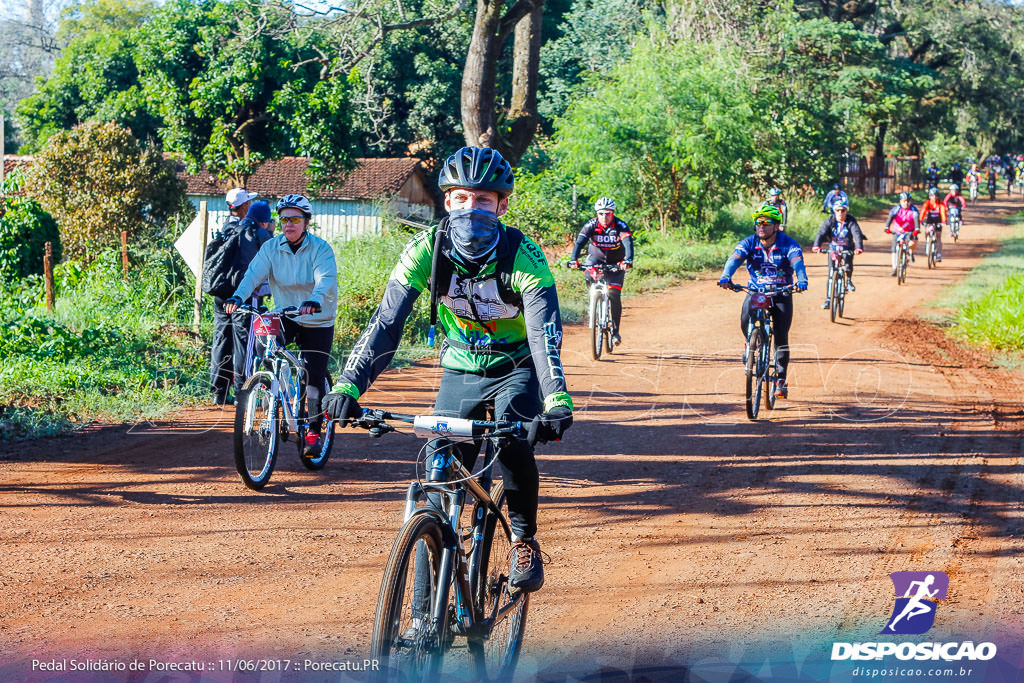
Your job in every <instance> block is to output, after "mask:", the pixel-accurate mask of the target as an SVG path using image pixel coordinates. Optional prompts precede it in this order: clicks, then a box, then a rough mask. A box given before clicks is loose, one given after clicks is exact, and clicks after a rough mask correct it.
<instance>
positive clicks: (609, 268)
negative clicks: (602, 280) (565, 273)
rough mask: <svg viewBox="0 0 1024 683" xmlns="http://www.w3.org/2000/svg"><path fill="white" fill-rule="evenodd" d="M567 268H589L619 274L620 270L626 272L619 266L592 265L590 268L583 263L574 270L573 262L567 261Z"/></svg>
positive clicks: (606, 264)
mask: <svg viewBox="0 0 1024 683" xmlns="http://www.w3.org/2000/svg"><path fill="white" fill-rule="evenodd" d="M565 267H566V268H568V269H569V270H587V269H589V268H597V269H599V270H600V271H602V272H604V273H617V272H619V271H620V270H624V269H623V268H620V267H619V266H618V264H614V263H592V264H590V265H589V266H588V265H586V264H583V263H581V264H579V265H577V266H576V267H575V268H573V267H572V261H567V262H566V264H565Z"/></svg>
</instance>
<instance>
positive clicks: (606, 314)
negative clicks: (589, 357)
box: [566, 263, 621, 360]
mask: <svg viewBox="0 0 1024 683" xmlns="http://www.w3.org/2000/svg"><path fill="white" fill-rule="evenodd" d="M566 265H569V264H566ZM576 270H582V271H585V272H586V274H587V278H588V279H589V280H590V306H589V308H588V309H587V327H589V328H590V334H591V342H592V343H591V352H592V353H593V355H594V360H601V349H602V347H603V348H604V349H605V350H606V351H608V353H611V352H612V350H613V349H614V348H615V342H613V341H612V335H614V334H615V330H614V329H613V327H614V326H613V324H612V312H611V301H610V300H609V298H608V282H607V280H605V278H604V276H605V274H606V273H617V272H619V271H620V270H621V268H619V267H618V266H617V265H614V264H609V263H595V264H593V265H589V266H588V265H579V266H577V267H576Z"/></svg>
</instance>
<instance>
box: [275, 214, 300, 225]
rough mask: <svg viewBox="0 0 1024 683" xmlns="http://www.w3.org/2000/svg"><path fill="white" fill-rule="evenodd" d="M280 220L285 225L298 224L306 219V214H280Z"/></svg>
mask: <svg viewBox="0 0 1024 683" xmlns="http://www.w3.org/2000/svg"><path fill="white" fill-rule="evenodd" d="M277 220H279V221H281V222H282V223H284V224H285V225H298V224H299V223H301V222H302V221H304V220H306V218H305V217H304V216H278V219H277Z"/></svg>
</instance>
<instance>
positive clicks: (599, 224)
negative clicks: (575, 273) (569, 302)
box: [569, 197, 633, 344]
mask: <svg viewBox="0 0 1024 683" xmlns="http://www.w3.org/2000/svg"><path fill="white" fill-rule="evenodd" d="M615 208H616V206H615V202H614V201H613V200H612V199H610V198H608V197H601V198H600V199H598V200H597V202H595V203H594V211H595V212H596V213H597V216H596V217H594V218H591V219H590V220H589V221H587V222H586V224H584V226H583V229H582V230H580V234H579V237H577V238H576V244H575V245H574V246H573V248H572V256H570V257H569V267H570V268H575V267H577V266H578V265H579V257H580V251H582V250H583V245H584V244H586V243H587V242H588V241H589V242H590V247H589V248H588V249H587V265H588V266H590V265H594V264H596V263H609V264H613V265H614V264H618V266H619V267H620V268H621V269H622V270H620V271H619V272H617V273H607V274H606V275H605V279H606V280H607V282H608V300H609V303H610V304H611V309H612V324H613V325H614V326H615V331H614V332H613V333H612V341H613V342H614V343H615V344H621V343H622V337H621V336H620V335H619V320H620V319H621V318H622V283H623V282H624V281H625V279H626V273H625V271H627V270H629V269H630V268H632V267H633V233H632V231H631V230H630V229H629V226H628V225H626V221H624V220H622V219H621V218H617V217H616V216H615ZM587 284H590V281H589V278H588V281H587Z"/></svg>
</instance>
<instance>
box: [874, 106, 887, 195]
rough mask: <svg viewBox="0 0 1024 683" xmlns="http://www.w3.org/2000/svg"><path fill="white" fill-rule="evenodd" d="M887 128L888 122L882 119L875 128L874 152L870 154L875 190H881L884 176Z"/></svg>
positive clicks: (878, 191)
mask: <svg viewBox="0 0 1024 683" xmlns="http://www.w3.org/2000/svg"><path fill="white" fill-rule="evenodd" d="M888 130H889V122H888V121H882V122H881V123H879V124H878V128H877V129H876V130H875V152H874V154H873V155H872V157H873V158H872V160H871V168H872V170H873V171H874V174H875V182H876V183H877V184H876V185H875V191H876V192H877V193H879V194H881V192H882V178H883V177H884V176H885V134H886V132H888Z"/></svg>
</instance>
